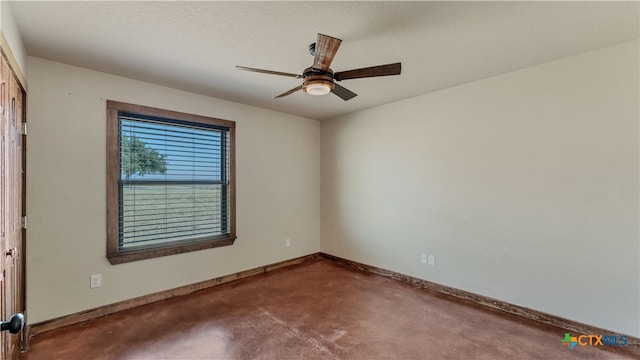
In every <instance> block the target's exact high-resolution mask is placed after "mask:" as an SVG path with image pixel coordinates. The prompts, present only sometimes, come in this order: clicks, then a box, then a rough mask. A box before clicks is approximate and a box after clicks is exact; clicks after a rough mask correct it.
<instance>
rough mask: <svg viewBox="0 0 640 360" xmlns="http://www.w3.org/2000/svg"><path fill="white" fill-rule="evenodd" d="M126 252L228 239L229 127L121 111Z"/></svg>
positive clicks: (122, 213) (121, 211)
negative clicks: (174, 244)
mask: <svg viewBox="0 0 640 360" xmlns="http://www.w3.org/2000/svg"><path fill="white" fill-rule="evenodd" d="M118 124H119V128H118V131H119V136H118V138H119V154H120V155H119V160H120V177H119V216H118V221H119V234H118V235H119V239H118V240H119V242H118V244H119V247H120V249H121V250H122V251H126V250H135V249H138V248H149V247H155V246H166V245H168V244H172V243H183V242H192V241H200V240H211V239H215V238H218V237H224V236H225V235H227V234H228V231H229V226H230V224H229V220H230V219H229V218H230V217H229V215H228V214H229V210H230V204H229V201H228V191H229V129H228V128H224V127H220V126H216V125H206V124H200V123H197V124H196V123H189V122H185V121H179V120H167V119H158V118H154V117H148V116H140V115H136V114H129V113H124V112H121V113H119V114H118Z"/></svg>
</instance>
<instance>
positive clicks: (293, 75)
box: [236, 66, 302, 79]
mask: <svg viewBox="0 0 640 360" xmlns="http://www.w3.org/2000/svg"><path fill="white" fill-rule="evenodd" d="M236 69H239V70H245V71H253V72H257V73H262V74H271V75H281V76H289V77H294V78H298V79H300V78H302V75H298V74H292V73H286V72H280V71H273V70H263V69H255V68H250V67H246V66H236Z"/></svg>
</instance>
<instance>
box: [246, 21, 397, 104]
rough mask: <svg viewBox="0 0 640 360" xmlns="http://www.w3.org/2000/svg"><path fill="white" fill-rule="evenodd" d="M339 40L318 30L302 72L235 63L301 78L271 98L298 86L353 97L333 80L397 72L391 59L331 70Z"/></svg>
mask: <svg viewBox="0 0 640 360" xmlns="http://www.w3.org/2000/svg"><path fill="white" fill-rule="evenodd" d="M340 43H342V40H340V39H336V38H334V37H331V36H327V35H323V34H318V39H317V40H316V42H315V43H313V44H311V45H309V53H311V55H312V56H314V60H313V65H311V67H308V68H306V69H304V71H303V72H302V75H299V74H292V73H286V72H280V71H272V70H263V69H255V68H250V67H246V66H236V68H238V69H240V70H246V71H253V72H258V73H263V74H271V75H280V76H289V77H294V78H296V79H302V84H300V85H298V86H296V87H294V88H293V89H291V90H289V91H286V92H284V93H282V94H280V95H278V96H276V97H275V98H274V99H277V98H281V97H284V96H287V95H291V94H293V93H294V92H296V91H298V90H303V91H304V92H306V93H307V94H309V95H326V94H328V93H330V92H333V93H334V94H336V95H337V96H339V97H340V98H341V99H342V100H345V101H347V100H349V99H353V98H354V97H356V96H358V94H356V93H354V92H353V91H351V90H348V89H346V88H344V87H342V86H340V85H338V84H336V81H342V80H350V79H360V78H366V77H377V76H389V75H400V70H401V63H399V62H398V63H393V64H387V65H378V66H371V67H366V68H361V69H354V70H347V71H339V72H335V73H334V72H333V70H331V68H329V66H330V65H331V62H332V61H333V58H334V57H335V56H336V52H337V51H338V48H339V47H340Z"/></svg>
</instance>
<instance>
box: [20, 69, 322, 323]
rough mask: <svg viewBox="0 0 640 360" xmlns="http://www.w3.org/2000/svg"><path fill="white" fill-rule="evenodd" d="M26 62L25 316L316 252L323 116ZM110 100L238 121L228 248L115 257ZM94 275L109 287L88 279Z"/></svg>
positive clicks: (32, 318) (63, 311) (39, 316)
mask: <svg viewBox="0 0 640 360" xmlns="http://www.w3.org/2000/svg"><path fill="white" fill-rule="evenodd" d="M27 66H28V68H29V72H28V82H29V94H28V101H27V113H28V122H29V136H28V151H27V171H28V177H27V194H28V197H27V216H28V219H29V228H28V230H27V296H28V298H27V315H28V321H29V322H30V323H36V322H40V321H44V320H47V319H52V318H55V317H59V316H63V315H68V314H72V313H76V312H79V311H83V310H86V309H90V308H95V307H98V306H101V305H105V304H110V303H114V302H117V301H120V300H125V299H130V298H133V297H136V296H141V295H145V294H149V293H154V292H158V291H161V290H166V289H171V288H175V287H178V286H181V285H186V284H191V283H195V282H198V281H203V280H208V279H212V278H215V277H218V276H222V275H226V274H230V273H235V272H239V271H242V270H245V269H249V268H254V267H258V266H261V265H266V264H271V263H274V262H278V261H282V260H287V259H291V258H295V257H298V256H303V255H307V254H312V253H316V252H318V251H319V247H320V239H319V236H320V229H319V225H320V173H319V163H320V159H319V156H320V139H319V135H320V124H319V122H318V121H316V120H312V119H307V118H302V117H297V116H292V115H287V114H282V113H277V112H273V111H269V110H263V109H258V108H255V107H251V106H246V105H240V104H236V103H231V102H228V101H223V100H218V99H213V98H210V97H205V96H200V95H196V94H191V93H187V92H183V91H178V90H174V89H169V88H165V87H161V86H156V85H152V84H148V83H143V82H139V81H134V80H130V79H126V78H122V77H117V76H113V75H108V74H104V73H99V72H95V71H90V70H85V69H81V68H76V67H72V66H68V65H63V64H60V63H55V62H51V61H48V60H43V59H39V58H34V57H29V58H28V63H27ZM107 99H112V100H118V101H124V102H130V103H136V104H141V105H146V106H153V107H158V108H163V109H169V110H175V111H182V112H188V113H194V114H200V115H205V116H212V117H218V118H222V119H228V120H233V121H236V122H237V123H236V126H237V133H236V136H237V148H236V151H237V232H238V239H237V240H236V243H235V244H234V245H233V246H228V247H223V248H215V249H208V250H204V251H198V252H192V253H186V254H180V255H174V256H168V257H162V258H156V259H150V260H145V261H138V262H134V263H127V264H120V265H110V264H109V262H108V261H107V259H106V257H105V247H106V237H105V236H106V228H105V221H106V205H105V196H106V195H105V187H106V185H105V177H106V170H105V169H106V164H105V159H106V154H105V127H106V119H105V116H106V104H105V101H106V100H107ZM285 238H291V240H292V245H291V247H288V248H285V247H284V241H285ZM98 273H100V274H102V279H103V280H102V281H103V286H102V287H100V288H96V289H90V288H89V277H90V275H91V274H98Z"/></svg>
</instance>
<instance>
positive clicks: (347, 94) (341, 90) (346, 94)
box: [333, 83, 358, 101]
mask: <svg viewBox="0 0 640 360" xmlns="http://www.w3.org/2000/svg"><path fill="white" fill-rule="evenodd" d="M333 86H334V87H333V93H334V94H336V95H338V96H339V97H340V98H341V99H342V100H344V101H347V100H349V99H353V98H354V97H356V96H358V94H356V93H354V92H353V91H351V90H349V89H347V88H345V87H342V86H340V85H338V84H335V83H334V84H333Z"/></svg>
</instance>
